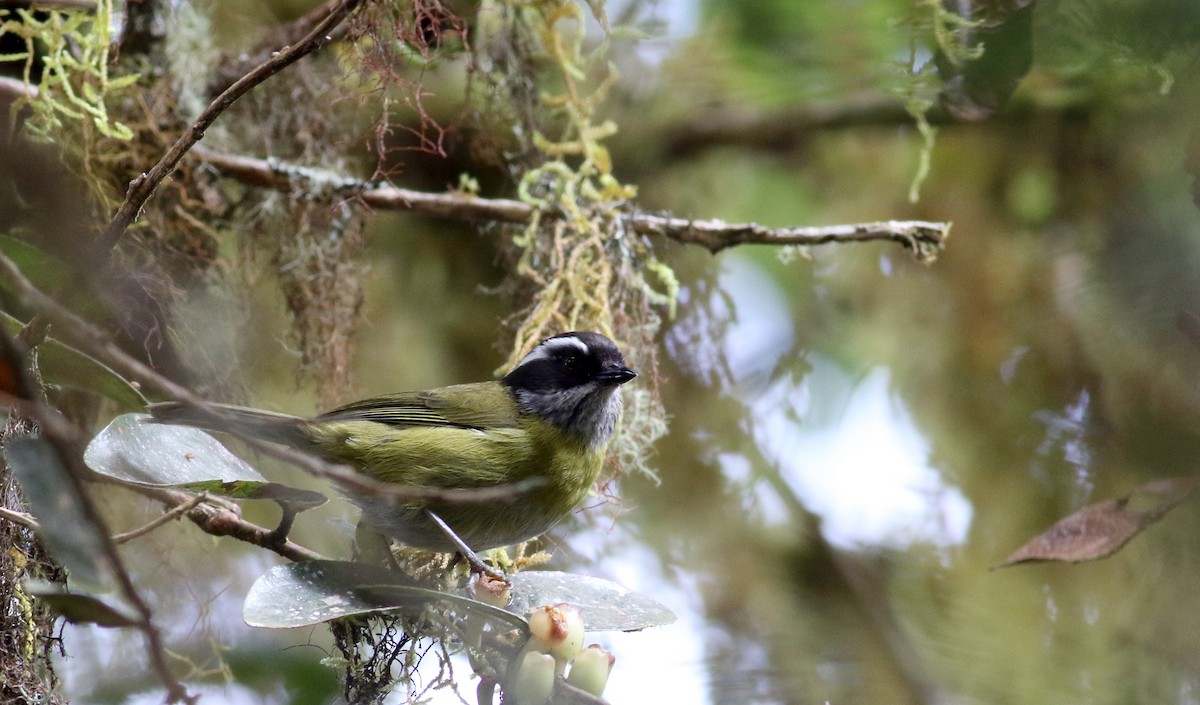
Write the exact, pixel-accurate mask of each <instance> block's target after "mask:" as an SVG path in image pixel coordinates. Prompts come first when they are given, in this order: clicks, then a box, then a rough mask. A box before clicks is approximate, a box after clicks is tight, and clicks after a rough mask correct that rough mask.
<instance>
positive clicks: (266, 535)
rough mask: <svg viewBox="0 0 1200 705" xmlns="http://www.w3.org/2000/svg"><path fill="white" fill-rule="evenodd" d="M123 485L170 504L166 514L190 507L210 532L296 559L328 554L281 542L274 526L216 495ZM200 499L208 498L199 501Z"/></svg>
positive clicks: (198, 522)
mask: <svg viewBox="0 0 1200 705" xmlns="http://www.w3.org/2000/svg"><path fill="white" fill-rule="evenodd" d="M121 487H125V488H127V489H131V490H133V491H134V492H137V493H138V494H141V495H144V496H146V497H149V498H150V499H153V500H155V501H157V502H161V503H162V504H163V505H165V506H167V507H168V508H169V509H168V512H167V513H166V514H164V515H163V516H171V517H174V516H177V512H178V511H179V510H180V508H182V507H187V508H186V509H185V510H183V511H184V512H185V513H186V515H187V518H188V519H190V520H191V522H192V523H193V524H195V525H196V526H198V527H200V530H201V531H204V532H205V533H206V534H210V535H212V536H228V537H230V538H234V539H237V540H238V541H244V542H246V543H250V544H254V545H255V546H259V547H260V548H265V549H267V550H269V551H274V552H275V553H278V554H279V555H281V556H283V557H284V558H287V559H289V560H293V561H308V560H317V559H322V558H324V557H325V556H322V555H321V554H320V553H317V552H316V551H313V550H311V549H308V548H305V547H304V546H301V545H300V544H297V543H293V542H292V541H290V540H284V541H279V540H278V539H277V537H274V535H273V531H274V530H273V529H268V528H266V527H265V526H259V525H258V524H255V523H253V522H249V521H246V520H245V519H243V518H242V517H241V516H239V515H238V513H237V511H235V510H234V509H233V508H231V507H229V506H227V505H226V504H225V503H224V502H221V501H219V500H217V499H215V498H213V497H206V496H205V495H200V496H199V497H197V496H196V495H193V494H191V493H190V492H183V491H181V490H172V489H168V488H165V487H150V486H147V485H125V484H122V485H121ZM197 499H203V500H204V501H201V502H198V503H196V500H197Z"/></svg>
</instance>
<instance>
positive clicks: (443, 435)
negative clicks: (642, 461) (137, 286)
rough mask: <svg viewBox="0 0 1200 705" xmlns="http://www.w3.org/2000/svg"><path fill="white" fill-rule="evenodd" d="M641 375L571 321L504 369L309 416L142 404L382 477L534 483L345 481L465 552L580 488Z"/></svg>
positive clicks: (442, 548) (425, 538) (539, 519)
mask: <svg viewBox="0 0 1200 705" xmlns="http://www.w3.org/2000/svg"><path fill="white" fill-rule="evenodd" d="M636 376H637V373H636V372H634V371H633V370H632V369H630V368H629V367H628V366H627V364H626V362H625V357H624V355H623V354H622V352H621V350H620V348H618V346H617V345H616V343H614V342H613V341H612V340H610V339H609V338H608V337H606V336H604V335H602V334H600V333H596V332H591V331H571V332H567V333H561V334H559V335H555V336H552V337H549V338H546V339H545V340H542V341H541V342H540V343H538V344H537V345H536V346H535V347H534V348H533V349H532V350H531V351H530V352H529V353H528V354H526V355H525V356H524V357H523V358H522V359H521V360H520V362H519V363H517V365H516V366H515V367H514V368H512V370H511V371H510V372H508V374H506V375H505V376H504V377H503V378H501V379H499V380H493V381H486V382H475V383H468V384H455V385H450V386H446V387H439V388H436V389H428V390H423V391H409V392H399V393H395V394H387V395H384V396H378V397H373V398H369V399H364V400H362V401H356V402H352V403H350V404H346V405H345V406H341V407H338V408H336V409H333V410H331V411H327V412H325V413H322V414H320V415H318V416H315V417H312V418H304V417H300V416H292V415H288V414H282V413H277V412H272V411H264V410H260V409H252V408H248V407H240V406H233V405H225V404H214V405H211V406H209V407H207V408H208V409H209V411H204V410H203V409H202V408H200V407H197V406H192V405H188V404H184V403H181V402H159V403H155V404H150V405H149V406H148V407H147V410H148V412H149V413H150V415H151V419H150V420H151V421H152V422H156V423H168V424H175V425H184V426H194V427H198V428H202V429H205V430H210V431H230V430H233V431H235V432H236V433H237V434H240V435H245V436H250V437H253V438H257V439H260V440H265V441H269V442H273V443H279V444H282V445H285V446H290V447H292V448H295V449H298V450H302V451H306V452H308V453H311V454H314V455H316V456H318V457H321V458H323V459H325V460H327V461H330V462H333V463H340V464H345V465H348V466H350V467H352V468H353V469H354V470H356V471H357V472H359V473H362V474H363V475H365V476H366V477H369V478H372V479H374V480H377V481H380V482H383V483H388V484H395V485H400V486H408V487H417V488H432V489H441V490H453V489H470V488H488V487H500V486H510V485H517V484H522V483H524V484H527V485H529V486H530V487H531V488H530V489H528V490H527V491H525V492H521V493H514V495H513V497H512V498H511V499H507V500H490V501H488V502H454V501H446V500H445V499H427V500H422V501H404V500H393V499H390V498H384V497H380V496H372V495H371V494H369V493H364V492H361V491H356V490H353V489H351V488H343V489H342V492H343V494H345V495H346V497H347V498H348V499H349V500H350V501H351V502H352V503H354V504H356V505H357V506H358V507H359V508H360V509H361V510H362V520H363V521H364V522H365V523H366V524H367V525H368V526H371V527H373V528H374V529H376V530H377V531H379V532H380V533H382V534H384V535H386V536H390V537H392V538H393V539H395V540H397V541H399V542H400V543H403V544H405V545H408V546H412V547H415V548H420V549H425V550H429V551H436V552H460V553H461V552H462V550H461V549H462V548H463V545H462V544H464V543H465V545H466V547H467V548H468V549H474V550H477V551H483V550H487V549H491V548H497V547H500V546H509V545H513V544H517V543H521V542H523V541H527V540H530V539H533V538H535V537H537V536H540V535H541V534H543V533H545V532H546V531H548V530H549V529H550V528H552V527H553V526H554V525H555V524H557V523H558V522H559V521H560V520H562V519H563V517H565V516H566V515H567V514H569V513H570V512H571V511H572V510H573V509H574V508H575V507H576V506H577V505H578V504H579V503H580V502H581V501H582V500H583V499H584V497H585V496H586V495H587V493H588V491H589V490H590V489H591V487H592V486H593V485H594V484H595V482H596V479H597V477H598V476H599V474H600V470H601V468H602V466H603V464H604V457H605V453H606V450H607V447H608V445H609V442H610V441H611V439H612V436H613V432H614V430H615V428H616V424H617V422H618V418H619V417H620V414H621V395H620V388H621V386H622V385H624V384H625V383H626V382H629V381H630V380H632V379H633V378H635V377H636ZM214 411H215V412H216V413H215V414H214V413H213V412H214ZM441 524H445V526H442V525H441ZM447 529H448V530H447ZM451 534H453V535H451ZM455 537H457V538H458V539H460V541H456V540H455ZM472 557H473V556H468V559H470V558H472Z"/></svg>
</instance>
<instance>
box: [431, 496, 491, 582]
mask: <svg viewBox="0 0 1200 705" xmlns="http://www.w3.org/2000/svg"><path fill="white" fill-rule="evenodd" d="M425 514H427V515H428V516H429V518H430V519H431V520H433V523H434V524H437V527H438V528H439V529H441V530H442V533H444V534H446V538H448V539H450V542H451V543H453V544H454V546H455V547H456V548H457V549H458V552H459V554H460V555H462V557H463V558H465V559H466V561H467V565H469V566H471V572H472V573H483V574H484V575H488V576H491V577H493V578H495V579H497V580H503V581H504V582H505V583H507V582H508V578H506V577H504V574H503V573H501V572H499V571H497V570H496V569H495V568H493V567H491V566H490V565H488V564H486V563H484V562H483V559H481V558H480V557H479V556H478V555H477V554H476V553H475V552H474V551H472V550H471V547H470V546H468V545H467V543H466V542H465V541H463V540H462V539H461V538H459V537H458V534H456V533H454V529H451V528H450V525H449V524H447V523H446V522H444V521H442V518H441V517H440V516H438V515H437V514H435V513H434V512H433V510H431V509H426V510H425Z"/></svg>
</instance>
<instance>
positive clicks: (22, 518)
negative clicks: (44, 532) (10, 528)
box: [0, 507, 42, 531]
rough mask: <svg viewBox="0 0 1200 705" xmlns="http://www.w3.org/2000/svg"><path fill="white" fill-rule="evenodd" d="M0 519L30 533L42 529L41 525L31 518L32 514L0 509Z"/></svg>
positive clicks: (5, 508)
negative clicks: (21, 527) (23, 528)
mask: <svg viewBox="0 0 1200 705" xmlns="http://www.w3.org/2000/svg"><path fill="white" fill-rule="evenodd" d="M0 519H4V520H5V521H10V522H12V523H14V524H18V525H20V526H23V527H25V528H26V529H30V530H32V531H37V530H38V529H40V528H42V527H41V525H40V524H38V520H37V519H34V518H33V515H32V514H26V513H25V512H18V511H16V510H13V509H9V508H7V507H0Z"/></svg>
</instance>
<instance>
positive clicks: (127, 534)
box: [112, 493, 208, 546]
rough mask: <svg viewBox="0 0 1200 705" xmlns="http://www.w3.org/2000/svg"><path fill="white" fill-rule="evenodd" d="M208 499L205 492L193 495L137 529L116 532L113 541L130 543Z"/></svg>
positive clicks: (119, 543)
mask: <svg viewBox="0 0 1200 705" xmlns="http://www.w3.org/2000/svg"><path fill="white" fill-rule="evenodd" d="M207 500H208V495H207V494H203V493H202V494H198V495H196V496H195V497H192V499H191V500H189V501H187V502H185V503H183V504H179V505H176V506H174V507H171V508H170V509H168V510H167V511H165V512H163V513H162V514H160V515H159V516H157V517H155V518H154V519H152V520H150V521H149V522H147V523H146V524H143V525H142V526H139V527H138V528H136V529H133V530H131V531H124V532H122V533H119V534H115V535H114V536H113V537H112V540H113V543H115V544H117V545H118V546H120V545H121V544H123V543H129V542H130V541H132V540H134V539H136V538H139V537H142V536H145V535H146V534H148V533H150V532H151V531H154V530H155V529H157V528H158V527H160V526H162V525H163V524H166V523H167V522H169V521H171V520H173V519H178V518H179V517H181V516H183V515H184V514H186V513H188V512H189V511H191V510H192V509H194V508H195V507H197V506H199V505H200V504H201V503H203V502H206V501H207Z"/></svg>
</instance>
